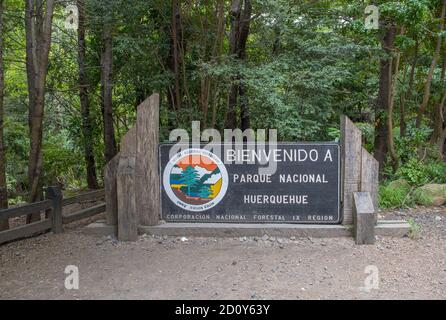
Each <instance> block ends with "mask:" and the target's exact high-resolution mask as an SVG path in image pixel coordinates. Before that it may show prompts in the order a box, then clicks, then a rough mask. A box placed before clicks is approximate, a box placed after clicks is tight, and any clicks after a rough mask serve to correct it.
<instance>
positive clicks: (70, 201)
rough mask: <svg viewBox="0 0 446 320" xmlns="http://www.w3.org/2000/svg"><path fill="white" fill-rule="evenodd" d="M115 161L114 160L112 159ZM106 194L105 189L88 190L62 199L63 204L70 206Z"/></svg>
mask: <svg viewBox="0 0 446 320" xmlns="http://www.w3.org/2000/svg"><path fill="white" fill-rule="evenodd" d="M112 161H113V160H112ZM104 196H105V191H104V190H103V189H102V190H95V191H91V192H87V193H84V194H80V195H77V196H74V197H69V198H65V199H63V200H62V205H63V206H68V205H70V204H74V203H79V202H83V201H91V200H97V199H101V198H103V197H104Z"/></svg>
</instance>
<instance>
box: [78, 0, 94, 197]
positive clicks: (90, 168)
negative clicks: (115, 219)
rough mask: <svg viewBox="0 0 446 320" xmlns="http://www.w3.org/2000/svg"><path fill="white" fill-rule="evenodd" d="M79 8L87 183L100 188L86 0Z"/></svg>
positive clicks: (81, 91) (89, 186) (80, 84)
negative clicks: (87, 59)
mask: <svg viewBox="0 0 446 320" xmlns="http://www.w3.org/2000/svg"><path fill="white" fill-rule="evenodd" d="M77 7H78V8H79V24H78V63H79V97H80V102H81V114H82V135H83V143H84V158H85V165H86V169H87V184H88V188H89V189H98V181H97V176H96V164H95V160H94V153H93V135H92V132H91V119H90V103H89V99H88V87H89V86H88V78H87V72H86V68H85V54H86V42H85V1H84V0H77Z"/></svg>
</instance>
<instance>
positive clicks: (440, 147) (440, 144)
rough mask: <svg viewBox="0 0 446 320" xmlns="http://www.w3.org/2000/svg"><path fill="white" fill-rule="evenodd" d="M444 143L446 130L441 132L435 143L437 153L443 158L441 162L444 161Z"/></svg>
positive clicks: (445, 141)
mask: <svg viewBox="0 0 446 320" xmlns="http://www.w3.org/2000/svg"><path fill="white" fill-rule="evenodd" d="M445 143H446V128H444V129H443V132H442V134H441V136H440V138H439V139H438V142H437V148H438V152H439V153H440V155H441V156H442V157H443V160H446V159H445V157H444V154H443V151H444V145H445Z"/></svg>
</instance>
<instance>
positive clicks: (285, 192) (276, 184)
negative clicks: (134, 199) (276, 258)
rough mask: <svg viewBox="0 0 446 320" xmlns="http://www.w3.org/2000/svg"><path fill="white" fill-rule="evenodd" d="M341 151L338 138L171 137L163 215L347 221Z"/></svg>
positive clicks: (163, 160)
mask: <svg viewBox="0 0 446 320" xmlns="http://www.w3.org/2000/svg"><path fill="white" fill-rule="evenodd" d="M339 157H340V151H339V145H338V144H335V143H314V144H307V143H278V144H277V145H276V146H275V147H273V148H270V147H269V146H268V144H266V145H265V146H264V147H256V146H255V145H254V144H253V145H247V144H244V145H242V144H240V145H237V144H236V145H231V144H215V145H213V148H204V147H203V146H201V147H199V148H196V147H195V148H193V147H190V146H185V145H183V146H181V148H179V145H173V144H163V145H161V146H160V166H161V173H160V176H161V188H162V197H161V202H162V203H161V207H162V219H163V220H165V221H168V222H221V223H229V222H231V223H314V224H316V223H325V224H336V223H339V222H340V220H341V217H340V160H339Z"/></svg>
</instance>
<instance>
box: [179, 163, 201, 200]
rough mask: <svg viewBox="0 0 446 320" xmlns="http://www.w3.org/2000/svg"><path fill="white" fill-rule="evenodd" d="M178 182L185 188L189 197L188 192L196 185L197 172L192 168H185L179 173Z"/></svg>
mask: <svg viewBox="0 0 446 320" xmlns="http://www.w3.org/2000/svg"><path fill="white" fill-rule="evenodd" d="M180 182H181V183H182V184H185V185H186V186H187V195H188V196H190V194H191V193H190V190H191V188H192V187H194V186H195V185H196V184H197V183H198V172H197V170H195V168H194V167H192V166H187V167H186V169H184V170H183V172H182V173H181V178H180Z"/></svg>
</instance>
